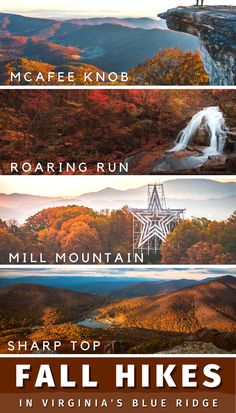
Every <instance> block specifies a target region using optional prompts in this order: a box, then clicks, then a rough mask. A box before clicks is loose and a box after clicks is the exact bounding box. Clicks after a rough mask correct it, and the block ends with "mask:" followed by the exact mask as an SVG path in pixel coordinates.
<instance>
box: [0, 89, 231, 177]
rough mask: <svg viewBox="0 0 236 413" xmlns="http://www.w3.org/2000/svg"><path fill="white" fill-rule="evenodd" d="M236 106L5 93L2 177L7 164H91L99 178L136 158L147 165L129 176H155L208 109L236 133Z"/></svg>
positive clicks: (190, 96) (211, 93)
mask: <svg viewBox="0 0 236 413" xmlns="http://www.w3.org/2000/svg"><path fill="white" fill-rule="evenodd" d="M235 103H236V93H235V91H234V90H80V91H76V90H53V91H52V90H17V91H16V90H2V91H1V92H0V127H1V137H0V144H1V158H0V161H1V166H0V173H2V174H7V173H9V160H11V161H12V162H25V161H29V160H30V162H31V164H32V165H34V164H36V163H37V162H41V163H42V164H45V163H46V162H77V163H79V162H87V164H88V173H94V171H95V164H96V163H97V162H101V161H102V162H122V161H124V160H125V158H127V157H129V156H133V155H135V154H136V155H137V154H142V159H141V158H140V159H139V162H136V164H137V165H134V167H133V169H132V171H131V173H143V172H144V173H152V169H153V164H154V162H156V161H157V159H158V157H159V158H160V156H162V155H163V153H164V152H165V151H166V150H168V149H170V147H172V145H173V143H174V142H175V140H176V138H177V136H178V134H179V132H180V131H181V130H182V129H183V128H184V127H185V126H186V125H187V123H188V122H189V121H190V119H191V118H192V116H193V115H194V114H195V113H196V112H198V111H200V110H202V109H203V108H204V107H206V106H219V107H220V109H221V110H222V112H223V114H224V116H225V118H226V121H227V126H229V127H232V128H235V127H236V105H235ZM39 173H40V172H39ZM77 173H78V171H77ZM95 173H96V172H95Z"/></svg>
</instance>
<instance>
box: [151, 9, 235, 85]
mask: <svg viewBox="0 0 236 413" xmlns="http://www.w3.org/2000/svg"><path fill="white" fill-rule="evenodd" d="M159 16H160V17H161V18H162V19H165V20H166V23H167V26H168V28H169V29H170V30H174V31H180V32H184V33H188V34H191V35H194V36H197V37H198V38H199V42H200V53H201V57H202V60H203V62H204V65H205V68H206V71H207V72H208V74H209V78H210V83H211V84H212V85H235V84H236V7H233V6H204V7H194V6H192V7H177V8H175V9H170V10H168V11H167V12H165V13H161V14H160V15H159Z"/></svg>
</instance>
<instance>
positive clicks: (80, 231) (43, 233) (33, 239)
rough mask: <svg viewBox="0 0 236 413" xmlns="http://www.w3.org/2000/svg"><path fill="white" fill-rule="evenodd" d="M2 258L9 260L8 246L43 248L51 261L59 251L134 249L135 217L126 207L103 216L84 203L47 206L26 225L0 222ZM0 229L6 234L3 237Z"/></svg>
mask: <svg viewBox="0 0 236 413" xmlns="http://www.w3.org/2000/svg"><path fill="white" fill-rule="evenodd" d="M0 224H1V225H2V226H5V227H6V228H5V227H4V228H1V227H0V251H1V252H2V254H1V259H3V261H4V262H8V251H9V245H13V247H14V248H13V247H12V251H13V252H14V251H15V252H17V249H18V252H21V251H22V250H23V247H24V251H26V252H27V251H30V252H31V251H32V252H33V251H35V252H37V251H42V252H43V253H44V256H45V257H46V258H47V260H48V262H54V261H55V254H56V253H68V254H69V253H72V252H75V253H77V254H80V253H82V252H84V253H100V252H109V253H111V254H112V255H116V254H117V253H118V252H120V253H124V254H125V253H128V252H131V250H132V216H131V215H130V214H129V212H128V211H127V208H126V207H124V208H122V209H120V210H117V211H112V212H111V213H109V214H107V215H104V214H102V213H98V212H96V211H94V210H93V209H91V208H87V207H83V206H77V205H72V206H67V207H54V208H47V209H44V210H42V211H40V212H38V213H37V214H35V215H34V216H32V217H29V218H28V219H27V221H26V223H25V224H24V225H22V226H21V227H17V228H18V229H17V231H18V235H17V236H16V235H15V234H13V233H12V231H13V230H14V231H16V229H15V227H13V226H11V227H10V226H9V227H8V226H7V224H6V223H4V222H2V223H1V222H0ZM1 231H2V233H3V235H2V238H1Z"/></svg>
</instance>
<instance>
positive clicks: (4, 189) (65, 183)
mask: <svg viewBox="0 0 236 413" xmlns="http://www.w3.org/2000/svg"><path fill="white" fill-rule="evenodd" d="M177 178H180V179H183V176H179V177H178V176H167V177H165V176H162V177H155V176H153V177H150V176H132V175H131V176H130V175H124V176H119V175H116V176H111V175H103V176H102V175H99V176H96V179H94V176H93V175H84V176H75V175H73V176H68V175H56V176H55V175H51V176H49V175H45V176H38V175H37V176H33V175H27V176H13V175H12V176H10V175H9V176H2V177H0V194H1V193H4V194H13V193H18V194H29V195H40V196H48V197H63V198H67V197H68V198H70V197H71V198H73V197H77V196H80V195H82V194H85V193H88V192H89V193H90V192H97V191H99V190H102V189H104V188H108V187H111V188H115V189H120V190H126V189H130V188H139V187H141V186H144V185H147V184H153V183H157V184H158V183H163V182H165V181H167V180H173V179H177ZM193 178H196V179H199V177H198V176H196V177H192V176H185V177H184V179H193ZM201 179H212V180H214V181H218V182H236V177H216V176H214V177H201Z"/></svg>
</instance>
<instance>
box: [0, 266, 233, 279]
mask: <svg viewBox="0 0 236 413" xmlns="http://www.w3.org/2000/svg"><path fill="white" fill-rule="evenodd" d="M224 275H233V276H236V269H235V268H227V269H226V268H158V269H155V268H154V269H153V268H151V269H150V268H145V269H136V268H135V269H133V268H122V269H120V268H106V269H93V270H91V269H87V270H86V269H81V270H78V269H76V268H72V267H70V268H69V269H65V268H61V269H60V270H59V269H58V267H57V268H50V269H49V268H47V269H46V268H42V267H41V268H38V269H36V268H30V269H1V270H0V277H24V276H75V277H76V276H77V277H78V276H80V277H82V276H87V277H88V276H93V277H129V278H130V277H141V278H147V279H148V278H151V279H153V278H168V279H171V278H173V277H174V278H175V279H176V278H185V279H196V280H202V279H204V278H209V277H217V276H224Z"/></svg>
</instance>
